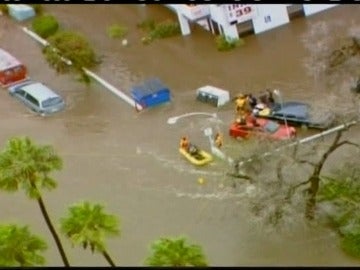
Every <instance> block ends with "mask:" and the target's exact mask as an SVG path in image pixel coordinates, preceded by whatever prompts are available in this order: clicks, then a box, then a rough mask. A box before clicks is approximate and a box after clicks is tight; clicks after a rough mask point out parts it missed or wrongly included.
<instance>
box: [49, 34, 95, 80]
mask: <svg viewBox="0 0 360 270" xmlns="http://www.w3.org/2000/svg"><path fill="white" fill-rule="evenodd" d="M49 43H50V44H51V45H52V46H53V47H50V46H47V47H45V48H44V51H43V52H44V54H45V58H46V60H47V62H48V63H49V65H50V66H51V67H53V68H55V69H56V70H57V71H58V72H60V73H63V72H68V71H69V70H70V69H71V68H73V69H75V70H76V71H77V72H80V73H82V68H83V67H84V68H92V67H94V66H96V65H97V64H98V61H97V59H96V55H95V52H94V50H93V49H92V48H91V47H90V45H89V43H88V41H87V40H86V39H85V37H83V36H82V35H80V34H78V33H75V32H71V31H60V32H57V33H56V34H55V35H53V36H51V37H50V38H49ZM54 48H56V49H54ZM61 57H64V58H65V59H68V60H70V61H71V62H72V65H71V66H68V65H67V64H66V63H64V61H63V60H61Z"/></svg>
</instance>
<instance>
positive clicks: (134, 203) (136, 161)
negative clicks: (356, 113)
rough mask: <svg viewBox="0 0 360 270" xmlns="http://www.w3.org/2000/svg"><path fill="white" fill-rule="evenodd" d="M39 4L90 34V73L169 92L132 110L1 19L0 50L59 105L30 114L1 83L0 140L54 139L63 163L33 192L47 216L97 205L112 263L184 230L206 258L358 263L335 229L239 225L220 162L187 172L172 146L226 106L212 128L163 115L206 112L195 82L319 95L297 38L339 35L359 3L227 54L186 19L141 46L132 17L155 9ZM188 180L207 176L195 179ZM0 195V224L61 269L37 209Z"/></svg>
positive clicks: (195, 135) (196, 134) (139, 257)
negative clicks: (32, 240)
mask: <svg viewBox="0 0 360 270" xmlns="http://www.w3.org/2000/svg"><path fill="white" fill-rule="evenodd" d="M46 11H47V12H49V13H52V14H54V15H55V16H56V17H57V18H58V19H59V21H60V22H61V23H62V26H63V27H64V28H69V29H73V30H77V31H79V32H81V33H84V35H85V36H87V37H88V38H89V40H90V42H91V44H93V46H94V48H95V49H96V51H97V53H98V54H99V55H101V56H102V59H103V63H102V65H101V66H100V67H99V68H98V70H96V73H98V74H100V75H101V76H102V77H104V78H105V79H106V80H108V81H109V82H110V83H112V84H114V85H115V86H117V87H119V88H121V89H124V91H125V92H127V93H129V88H130V86H131V85H133V84H134V83H137V82H140V81H142V80H143V79H144V78H149V77H152V76H156V77H159V78H161V80H163V81H164V82H165V83H166V84H167V85H168V86H169V87H170V89H171V90H172V94H173V102H172V103H171V104H170V105H167V106H161V107H159V108H155V109H152V110H149V111H146V112H142V113H136V112H135V111H134V109H133V108H131V107H130V106H128V104H126V103H125V102H124V101H122V100H119V99H118V98H117V97H116V96H114V95H113V94H111V93H110V92H108V91H106V90H104V88H103V87H101V86H99V85H97V84H93V85H91V86H90V87H89V88H87V87H85V86H84V85H82V84H81V83H79V82H77V81H76V80H75V79H74V78H73V77H72V76H69V75H57V74H55V72H54V71H53V70H51V69H49V68H48V66H47V64H46V63H45V61H44V59H43V57H42V55H41V49H40V47H39V45H38V44H36V43H35V41H33V40H31V39H30V38H29V37H28V36H26V35H25V34H24V33H23V32H22V31H21V30H19V28H18V26H19V24H15V23H14V22H13V21H10V20H9V19H7V18H4V17H3V16H2V17H0V22H1V28H0V30H1V32H0V42H1V43H0V44H1V47H2V48H4V49H6V50H8V51H10V52H12V53H13V54H14V55H16V56H17V57H18V58H19V59H21V60H22V61H23V62H24V63H25V64H26V65H27V66H28V67H29V71H30V75H31V77H33V78H34V79H37V80H40V81H43V82H45V83H47V84H48V85H49V86H51V87H52V88H54V89H56V90H57V91H58V92H59V93H60V94H62V95H63V96H64V97H65V98H66V100H67V104H68V108H67V110H66V111H65V112H64V113H61V114H59V115H56V116H54V117H49V118H40V117H37V116H34V115H32V114H31V113H29V112H28V111H27V110H26V109H25V108H24V107H23V106H22V105H21V104H19V103H17V102H16V101H15V100H13V99H12V98H10V97H9V96H8V94H7V93H6V91H1V92H0V118H1V121H0V125H1V133H0V140H1V142H2V143H5V141H6V140H7V139H9V138H10V137H11V136H15V135H28V136H31V137H32V138H33V139H34V140H35V141H36V142H39V143H49V144H52V145H54V146H55V147H56V149H57V150H58V151H59V154H60V155H61V156H62V157H63V158H64V162H65V167H64V169H63V170H62V171H61V172H59V173H58V174H57V175H56V177H57V179H58V183H59V185H58V188H57V189H56V190H55V191H52V192H49V193H46V194H45V196H44V199H45V201H46V203H47V205H48V209H49V211H50V213H51V217H52V218H53V220H54V221H57V220H58V219H59V218H60V217H61V216H63V215H64V214H65V211H66V208H67V207H68V206H69V205H70V204H72V203H75V202H78V201H80V200H90V201H95V202H100V203H102V204H105V205H106V208H107V209H108V211H111V212H113V213H114V214H116V215H118V216H119V217H120V218H121V228H122V234H121V237H119V238H113V239H111V240H110V241H109V252H110V254H111V255H112V256H113V258H114V259H115V261H116V263H117V264H118V265H122V266H130V265H132V266H138V265H142V264H143V260H144V258H145V257H146V255H147V252H148V246H149V243H150V242H152V241H153V240H155V239H157V238H159V237H161V236H165V235H187V236H189V237H190V238H191V239H192V240H194V241H195V242H197V243H199V244H200V245H202V246H203V247H204V251H205V253H206V255H207V256H208V258H209V262H210V264H211V265H223V266H236V265H238V266H241V265H357V264H358V261H354V260H352V259H351V258H349V257H347V256H345V255H344V254H343V253H342V252H341V251H340V249H339V248H338V241H337V237H336V235H335V234H334V233H332V232H330V231H328V230H326V229H322V228H313V229H309V228H303V227H301V226H299V227H294V228H290V230H289V232H288V233H283V234H280V233H279V234H276V235H273V234H271V235H269V234H266V233H264V232H262V231H261V230H258V229H257V228H254V227H252V226H251V225H250V224H249V222H247V221H248V220H249V219H251V216H250V215H249V214H247V211H246V210H245V209H242V207H241V203H239V202H240V198H241V197H242V196H244V190H245V188H244V187H243V188H240V189H239V190H236V191H234V190H231V189H227V188H226V187H225V188H223V189H221V188H220V187H219V184H220V183H221V182H222V181H223V179H224V170H225V169H226V165H225V164H223V163H221V162H216V163H214V164H213V165H211V166H209V167H207V168H202V169H197V168H194V167H192V166H191V165H189V164H188V163H187V162H186V161H185V160H183V159H182V157H181V156H180V155H179V154H178V149H177V147H178V140H179V137H180V136H181V135H183V134H188V135H189V136H190V137H191V138H192V140H193V141H196V142H197V143H198V144H199V145H200V146H202V147H205V148H207V147H208V142H207V140H206V139H205V137H204V135H203V131H202V129H203V128H205V127H207V126H214V127H215V128H218V129H220V130H222V131H223V132H224V133H227V130H226V129H227V125H228V123H229V121H230V120H231V119H232V113H233V108H232V106H231V105H229V106H226V107H224V108H222V109H220V110H219V116H220V118H221V119H222V120H223V123H222V124H216V125H215V124H214V123H213V122H211V121H210V120H209V119H207V118H206V117H205V118H204V117H191V118H185V119H182V120H179V121H178V122H177V123H176V124H175V125H173V126H169V125H168V124H167V123H166V120H167V118H168V117H171V116H175V115H179V114H182V113H187V112H192V111H205V112H215V111H217V110H216V109H215V108H212V107H209V106H208V105H206V104H199V103H198V102H196V101H195V99H194V89H196V88H197V87H199V86H202V85H205V84H211V85H215V86H218V87H222V88H225V89H229V90H230V91H231V93H232V94H235V93H238V92H241V91H249V92H256V91H260V90H262V89H264V88H265V87H270V88H276V87H277V88H279V89H281V91H282V94H283V96H284V99H291V98H293V99H299V100H304V101H316V100H318V99H319V97H320V96H321V95H322V94H323V92H324V91H325V90H321V89H314V77H313V76H311V75H310V74H309V72H308V70H307V69H306V68H305V66H304V59H305V58H306V56H307V55H308V51H307V50H306V49H305V47H304V43H303V42H302V37H303V35H304V34H306V33H307V31H309V28H310V27H311V25H313V24H314V23H316V22H321V21H323V22H325V23H326V24H330V23H331V22H334V21H340V22H341V25H342V27H343V29H344V31H345V30H346V29H348V27H349V26H350V25H353V24H354V23H355V24H356V23H359V21H360V17H359V16H358V14H359V11H360V6H341V7H337V8H334V9H332V10H329V11H325V12H323V13H321V14H317V15H314V16H312V17H311V18H308V19H302V18H301V19H296V20H295V21H294V22H292V23H291V24H289V25H286V26H283V27H280V28H278V29H276V30H273V31H269V32H266V33H263V34H261V35H258V36H250V37H247V38H246V39H245V41H246V45H245V46H244V47H242V48H239V49H237V50H234V51H231V52H226V53H219V52H217V51H216V48H215V44H214V40H213V36H211V35H210V34H209V33H208V32H206V31H204V30H202V29H201V28H200V27H197V26H192V30H193V34H192V35H191V36H188V37H176V38H171V39H168V40H161V41H155V42H154V43H152V44H150V45H149V46H144V45H143V44H141V42H140V39H141V37H142V35H143V34H142V33H141V32H140V31H139V30H138V29H137V28H136V24H137V23H138V22H140V21H141V20H142V19H143V18H146V17H153V18H159V19H166V18H171V19H174V20H175V19H176V17H175V15H174V14H173V13H172V12H170V11H168V10H167V9H166V8H164V7H162V6H147V7H141V6H135V5H94V6H91V5H49V6H46ZM113 23H122V24H125V25H127V26H128V27H129V36H128V41H129V46H128V47H123V46H122V45H121V41H120V40H111V39H109V38H108V37H107V35H106V27H107V26H109V25H111V24H113ZM354 132H355V133H354V134H355V135H354V136H353V137H355V136H356V135H358V134H359V130H358V129H355V131H354ZM357 137H359V136H357ZM225 140H226V142H227V145H225V148H224V149H225V151H227V150H228V151H230V150H232V151H233V152H234V150H233V149H236V151H240V150H241V149H240V147H241V146H240V144H239V143H238V142H233V141H231V140H230V138H227V137H226V138H225ZM236 151H235V152H236ZM345 152H346V151H345ZM344 154H346V153H344ZM198 177H203V178H204V179H205V180H206V184H205V185H203V186H199V185H198V184H197V179H198ZM0 202H1V207H0V209H1V212H0V217H1V221H2V222H19V223H21V224H24V223H26V224H29V225H30V226H31V230H33V231H34V232H36V233H39V234H41V235H44V236H45V237H46V239H48V242H49V246H50V247H49V249H48V251H47V253H46V257H47V263H48V265H51V266H58V265H61V261H60V257H59V256H58V254H57V251H56V249H55V245H53V242H52V239H51V237H50V234H49V233H48V230H47V228H46V226H45V223H44V222H43V219H42V218H41V216H40V211H39V209H38V208H37V205H36V204H35V203H34V202H29V201H28V200H27V199H26V198H25V195H23V194H21V193H19V194H14V195H13V194H10V195H8V194H4V193H1V198H0ZM63 242H64V244H65V247H66V250H67V252H68V254H69V260H70V262H71V264H72V265H74V266H75V265H83V266H86V265H87V266H102V265H106V262H105V260H104V259H103V258H102V257H101V256H100V255H92V254H91V253H90V252H86V251H85V252H84V251H83V250H81V249H76V248H75V249H72V248H71V246H70V244H69V243H68V242H67V241H66V239H64V240H63Z"/></svg>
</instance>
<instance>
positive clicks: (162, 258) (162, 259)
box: [145, 237, 207, 266]
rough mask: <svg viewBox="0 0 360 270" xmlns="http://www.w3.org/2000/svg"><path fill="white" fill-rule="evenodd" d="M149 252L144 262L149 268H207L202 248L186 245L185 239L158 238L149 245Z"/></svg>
mask: <svg viewBox="0 0 360 270" xmlns="http://www.w3.org/2000/svg"><path fill="white" fill-rule="evenodd" d="M151 252H152V254H151V255H150V256H149V257H148V258H147V259H146V261H145V263H146V265H149V266H207V262H206V257H205V255H204V253H203V251H202V248H201V247H200V246H199V245H193V244H188V243H187V239H186V238H185V237H178V238H167V237H166V238H160V240H157V241H155V242H154V243H153V244H152V245H151Z"/></svg>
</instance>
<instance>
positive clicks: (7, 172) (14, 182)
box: [0, 137, 69, 266]
mask: <svg viewBox="0 0 360 270" xmlns="http://www.w3.org/2000/svg"><path fill="white" fill-rule="evenodd" d="M61 168H62V160H61V158H60V157H59V156H58V155H57V154H56V153H55V151H54V149H53V147H51V146H49V145H44V146H38V145H35V144H34V143H33V142H32V141H31V140H30V139H29V138H28V137H25V138H21V137H16V138H12V139H10V140H9V141H8V142H7V144H6V147H5V149H4V150H3V151H2V152H1V153H0V189H3V190H5V191H8V192H15V191H18V190H19V189H23V190H24V191H25V193H26V195H27V196H28V197H29V198H30V199H35V200H36V201H37V203H38V205H39V207H40V210H41V214H42V215H43V217H44V219H45V222H46V225H47V226H48V228H49V230H50V232H51V235H52V236H53V238H54V240H55V243H56V246H57V248H58V250H59V253H60V256H61V258H62V260H63V262H64V265H65V266H69V262H68V259H67V257H66V254H65V251H64V248H63V246H62V244H61V241H60V238H59V236H58V234H57V232H56V230H55V228H54V226H53V224H52V222H51V220H50V216H49V214H48V211H47V210H46V207H45V203H44V200H43V198H42V196H41V190H42V189H47V190H52V189H54V188H55V187H56V182H55V180H54V179H53V178H51V177H50V176H49V175H50V173H52V172H53V171H55V170H60V169H61Z"/></svg>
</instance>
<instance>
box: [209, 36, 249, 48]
mask: <svg viewBox="0 0 360 270" xmlns="http://www.w3.org/2000/svg"><path fill="white" fill-rule="evenodd" d="M215 43H216V48H217V50H218V51H220V52H224V51H230V50H233V49H235V48H237V47H239V46H243V45H244V44H245V41H244V40H243V39H242V38H239V39H229V38H226V37H225V35H219V36H216V38H215Z"/></svg>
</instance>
